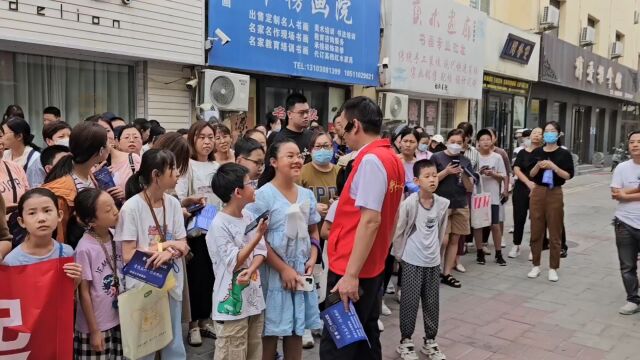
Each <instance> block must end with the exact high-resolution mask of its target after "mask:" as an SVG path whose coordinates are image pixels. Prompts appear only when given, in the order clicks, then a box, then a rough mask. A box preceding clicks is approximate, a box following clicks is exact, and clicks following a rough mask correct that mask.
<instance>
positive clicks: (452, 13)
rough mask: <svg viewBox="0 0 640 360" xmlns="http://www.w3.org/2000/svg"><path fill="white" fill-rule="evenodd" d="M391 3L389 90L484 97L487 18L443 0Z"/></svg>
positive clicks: (482, 14)
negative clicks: (483, 79) (483, 81)
mask: <svg viewBox="0 0 640 360" xmlns="http://www.w3.org/2000/svg"><path fill="white" fill-rule="evenodd" d="M391 4H392V5H391V6H393V9H392V20H391V24H392V25H391V26H389V29H385V38H386V39H385V41H388V42H387V44H388V46H387V48H388V49H389V52H390V54H389V55H390V59H391V62H390V64H389V70H388V71H389V72H390V78H391V81H390V84H388V85H387V87H389V88H391V89H399V90H407V91H415V92H421V93H427V94H437V95H448V96H457V97H465V98H481V97H482V72H483V67H484V34H485V22H486V15H485V14H484V13H482V12H479V11H477V10H475V9H472V8H469V7H467V6H462V5H459V4H457V3H455V2H451V1H444V0H429V1H426V0H413V1H411V2H409V1H397V2H396V1H394V2H392V3H391ZM387 34H389V36H387Z"/></svg>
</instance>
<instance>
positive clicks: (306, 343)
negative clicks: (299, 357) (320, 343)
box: [302, 329, 316, 349]
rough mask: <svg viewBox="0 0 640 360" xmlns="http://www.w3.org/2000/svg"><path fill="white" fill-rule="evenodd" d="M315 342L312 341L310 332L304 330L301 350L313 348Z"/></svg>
mask: <svg viewBox="0 0 640 360" xmlns="http://www.w3.org/2000/svg"><path fill="white" fill-rule="evenodd" d="M315 344H316V342H315V341H314V340H313V335H311V330H309V329H305V330H304V335H302V348H303V349H313V346H314V345H315Z"/></svg>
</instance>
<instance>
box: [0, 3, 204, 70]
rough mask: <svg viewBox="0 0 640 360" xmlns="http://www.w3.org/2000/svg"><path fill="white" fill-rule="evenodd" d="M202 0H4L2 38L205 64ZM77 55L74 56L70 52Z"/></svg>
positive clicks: (0, 14)
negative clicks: (190, 2)
mask: <svg viewBox="0 0 640 360" xmlns="http://www.w3.org/2000/svg"><path fill="white" fill-rule="evenodd" d="M203 1H204V0H196V1H193V2H192V4H190V5H189V6H187V5H185V4H184V3H179V2H170V1H151V2H144V3H143V2H138V1H133V2H124V1H117V2H114V1H111V2H108V1H96V0H73V1H61V0H38V1H34V0H0V19H1V20H0V33H2V34H3V35H4V36H3V37H2V39H3V40H10V41H14V42H17V43H27V44H36V45H48V46H54V47H57V48H67V49H71V50H83V51H87V52H95V53H108V54H111V55H122V56H127V57H135V58H140V59H151V60H162V61H170V62H177V63H182V64H198V65H202V64H204V48H203V41H202V31H203V28H202V26H203V25H202V23H203V13H204V3H203ZM69 57H73V56H71V55H70V56H69Z"/></svg>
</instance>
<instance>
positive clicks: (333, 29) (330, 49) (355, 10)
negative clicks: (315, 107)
mask: <svg viewBox="0 0 640 360" xmlns="http://www.w3.org/2000/svg"><path fill="white" fill-rule="evenodd" d="M379 26H380V8H379V7H378V6H371V4H369V3H368V2H366V1H351V0H331V1H329V0H277V1H274V0H271V1H269V0H242V1H238V0H236V1H231V0H215V1H214V0H211V1H209V30H208V33H209V37H210V38H211V39H213V47H212V48H211V50H210V52H209V61H208V63H209V65H215V66H223V67H228V68H233V69H240V70H250V71H259V72H265V73H278V74H284V75H292V76H303V77H309V78H315V79H322V80H328V81H335V82H341V83H347V84H362V85H371V86H377V85H379V82H378V53H379V48H380V46H379V41H380V38H379Z"/></svg>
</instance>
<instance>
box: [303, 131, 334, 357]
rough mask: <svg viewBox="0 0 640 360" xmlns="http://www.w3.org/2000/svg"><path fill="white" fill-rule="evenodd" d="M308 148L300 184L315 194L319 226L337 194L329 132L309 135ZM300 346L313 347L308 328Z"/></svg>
mask: <svg viewBox="0 0 640 360" xmlns="http://www.w3.org/2000/svg"><path fill="white" fill-rule="evenodd" d="M309 148H310V149H311V162H309V163H307V164H305V165H304V166H303V167H302V172H301V174H300V185H302V187H304V188H307V189H309V190H311V191H312V192H313V194H314V195H315V197H316V201H317V207H316V208H317V209H318V213H319V214H320V217H321V218H322V220H320V223H319V224H318V226H319V227H321V226H322V222H323V221H324V218H325V216H326V215H327V211H328V210H329V206H330V205H331V200H332V199H333V198H335V197H336V195H337V194H336V192H337V185H336V184H337V180H336V179H337V176H338V170H339V167H338V166H336V165H334V164H333V163H331V160H333V156H334V153H333V143H332V142H331V136H330V135H329V134H327V133H325V132H318V133H315V134H314V135H313V136H312V137H311V143H310V145H309ZM324 244H325V239H320V247H321V249H324ZM320 253H322V251H320ZM321 260H322V259H321V257H320V256H318V260H317V261H316V263H318V264H321V263H322V262H321ZM302 346H303V348H305V349H311V348H313V346H314V340H313V336H312V335H311V331H310V330H305V332H304V335H303V336H302Z"/></svg>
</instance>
